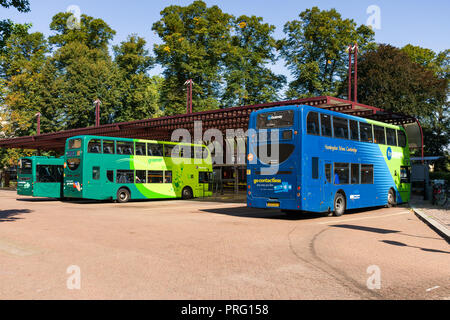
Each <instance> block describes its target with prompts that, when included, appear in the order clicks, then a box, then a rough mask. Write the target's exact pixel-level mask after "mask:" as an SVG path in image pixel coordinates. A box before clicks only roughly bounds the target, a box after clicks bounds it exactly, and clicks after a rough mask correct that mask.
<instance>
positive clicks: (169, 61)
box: [153, 1, 284, 115]
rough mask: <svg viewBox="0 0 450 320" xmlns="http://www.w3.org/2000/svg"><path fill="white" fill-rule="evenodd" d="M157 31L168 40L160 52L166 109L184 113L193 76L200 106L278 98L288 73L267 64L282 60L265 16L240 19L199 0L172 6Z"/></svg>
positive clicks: (195, 99) (157, 48)
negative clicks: (187, 87)
mask: <svg viewBox="0 0 450 320" xmlns="http://www.w3.org/2000/svg"><path fill="white" fill-rule="evenodd" d="M153 30H154V31H156V33H157V34H158V35H159V37H160V38H161V39H162V41H163V43H162V44H161V45H155V47H154V52H155V55H156V61H157V63H159V64H160V65H162V67H163V68H164V77H165V79H164V83H163V87H162V93H161V103H162V106H163V108H164V111H165V113H166V114H169V115H172V114H178V113H182V112H184V110H185V106H186V92H185V87H184V83H185V81H186V80H188V79H192V80H193V81H194V87H193V106H194V109H195V110H196V111H202V110H210V109H216V108H218V107H219V105H221V106H222V107H229V106H234V105H235V104H238V103H239V104H241V103H242V104H247V103H254V102H262V101H267V100H273V99H277V91H278V90H279V89H280V88H281V87H282V85H283V84H284V77H282V76H277V75H274V74H273V73H272V72H271V71H270V69H268V68H267V64H268V63H273V62H275V60H276V57H275V52H274V51H275V48H276V43H275V40H274V39H273V37H272V34H273V31H274V27H273V26H271V25H269V24H265V23H263V22H262V18H259V17H255V16H251V17H248V16H241V17H238V18H236V17H234V16H233V15H231V14H228V13H225V12H223V11H222V10H221V9H220V8H219V7H218V6H212V7H207V5H206V4H205V2H203V1H194V2H193V3H192V4H190V5H188V6H186V7H181V6H169V7H166V8H165V9H164V10H163V11H162V12H161V19H160V20H159V21H157V22H156V23H155V24H153Z"/></svg>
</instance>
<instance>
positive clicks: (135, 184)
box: [64, 136, 212, 203]
mask: <svg viewBox="0 0 450 320" xmlns="http://www.w3.org/2000/svg"><path fill="white" fill-rule="evenodd" d="M211 176H212V161H211V154H210V152H209V150H208V148H207V147H206V146H204V145H195V144H186V143H174V142H158V141H149V140H140V139H125V138H112V137H100V136H78V137H73V138H70V139H68V140H67V142H66V149H65V163H64V196H65V197H66V198H79V199H91V200H116V201H117V202H119V203H124V202H128V201H129V200H134V199H172V198H173V199H174V198H182V199H192V198H197V197H208V196H211V195H212V188H211V187H212V185H211Z"/></svg>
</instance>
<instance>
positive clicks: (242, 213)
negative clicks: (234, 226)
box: [200, 206, 324, 220]
mask: <svg viewBox="0 0 450 320" xmlns="http://www.w3.org/2000/svg"><path fill="white" fill-rule="evenodd" d="M200 211H203V212H208V213H214V214H222V215H227V216H232V217H241V218H257V219H277V220H307V219H316V218H322V217H324V215H323V214H321V213H313V212H301V211H300V212H295V213H290V214H286V213H284V212H281V211H280V210H272V209H255V208H248V207H246V206H243V207H234V208H218V209H201V210H200Z"/></svg>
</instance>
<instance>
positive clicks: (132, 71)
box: [114, 35, 162, 122]
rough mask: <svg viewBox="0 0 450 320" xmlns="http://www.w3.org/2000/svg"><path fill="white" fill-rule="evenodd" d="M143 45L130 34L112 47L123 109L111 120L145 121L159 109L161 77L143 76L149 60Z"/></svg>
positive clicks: (150, 58) (145, 74)
mask: <svg viewBox="0 0 450 320" xmlns="http://www.w3.org/2000/svg"><path fill="white" fill-rule="evenodd" d="M145 45H146V42H145V40H144V39H143V38H140V37H137V36H136V35H131V36H129V37H128V39H127V41H124V42H122V43H121V45H120V46H115V47H114V52H115V63H116V64H117V66H118V68H119V72H120V75H119V76H120V85H119V87H120V89H119V90H120V105H121V106H123V107H121V108H118V109H117V110H116V111H115V114H114V119H115V121H119V122H122V121H130V120H138V119H146V118H149V117H151V116H152V115H153V114H154V113H155V112H157V111H158V110H159V107H158V102H159V98H160V94H159V91H160V89H161V85H162V78H161V77H159V76H154V77H152V78H150V77H149V76H148V75H147V71H148V70H149V69H150V68H151V67H152V65H153V58H152V57H150V56H149V53H148V50H146V49H145Z"/></svg>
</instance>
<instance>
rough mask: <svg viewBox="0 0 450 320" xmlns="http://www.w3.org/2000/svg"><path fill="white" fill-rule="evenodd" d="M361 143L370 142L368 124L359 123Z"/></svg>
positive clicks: (370, 135)
mask: <svg viewBox="0 0 450 320" xmlns="http://www.w3.org/2000/svg"><path fill="white" fill-rule="evenodd" d="M359 128H360V131H361V141H362V142H372V141H373V139H372V125H371V124H368V123H362V122H360V123H359Z"/></svg>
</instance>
